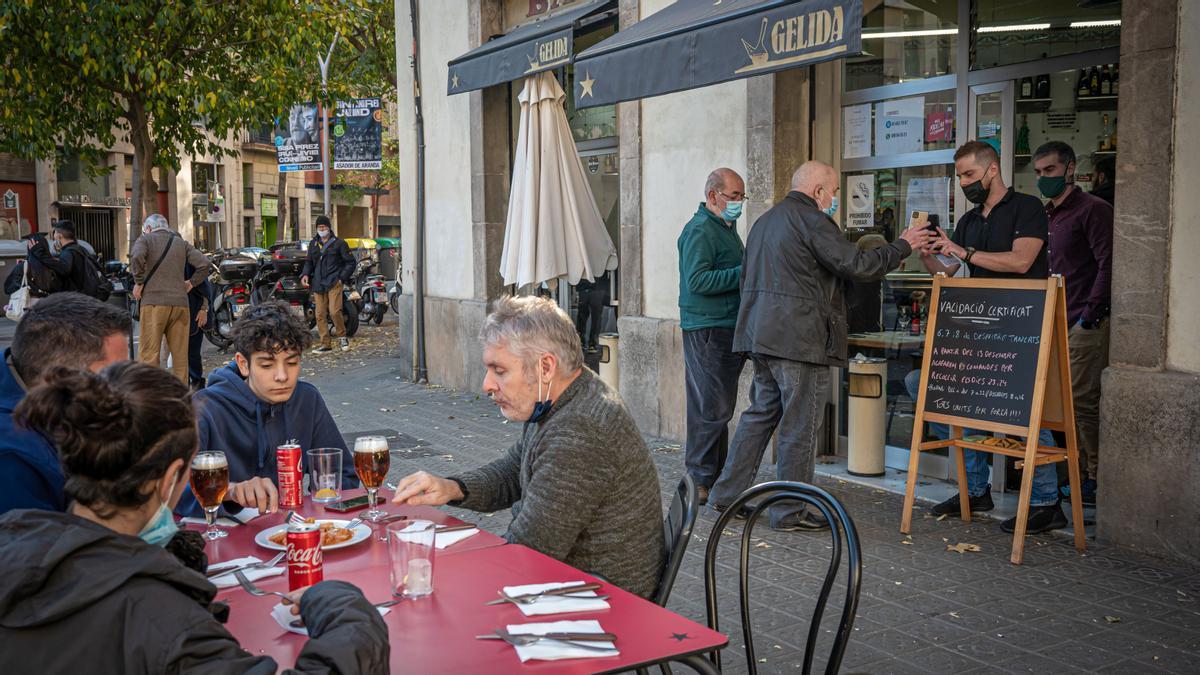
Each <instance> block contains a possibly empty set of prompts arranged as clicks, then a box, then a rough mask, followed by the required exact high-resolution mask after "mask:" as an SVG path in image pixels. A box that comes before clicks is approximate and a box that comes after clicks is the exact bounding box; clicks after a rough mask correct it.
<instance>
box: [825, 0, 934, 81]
mask: <svg viewBox="0 0 1200 675" xmlns="http://www.w3.org/2000/svg"><path fill="white" fill-rule="evenodd" d="M872 4H873V5H874V6H873V7H872V6H871V5H872ZM957 44H958V3H956V2H945V1H943V2H919V3H918V2H909V1H907V0H883V1H882V2H876V3H867V6H866V7H864V13H863V31H862V49H863V53H862V54H860V55H858V56H852V57H848V58H846V59H845V60H844V64H845V65H844V68H845V70H844V73H845V77H844V82H845V87H846V91H855V90H858V89H867V88H870V87H880V86H883V85H887V84H898V83H900V82H907V81H909V80H917V79H922V78H929V77H936V76H938V75H947V74H950V73H953V72H954V48H955V45H957Z"/></svg>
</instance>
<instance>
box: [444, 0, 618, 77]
mask: <svg viewBox="0 0 1200 675" xmlns="http://www.w3.org/2000/svg"><path fill="white" fill-rule="evenodd" d="M616 5H617V0H587V1H586V2H580V3H579V4H576V5H570V6H569V7H568V8H567V9H565V10H564V11H560V12H557V13H555V14H552V15H550V16H547V17H545V18H543V19H540V20H538V21H534V22H533V23H528V24H525V25H523V26H518V27H517V28H515V29H513V30H512V31H511V32H509V33H507V34H505V35H502V36H500V37H498V38H496V39H494V40H491V41H489V42H487V43H485V44H482V45H480V46H478V47H476V48H475V49H472V50H471V51H469V52H467V53H466V54H463V55H462V56H460V57H458V58H456V59H453V60H452V61H450V63H449V64H448V65H449V72H448V73H447V74H446V92H447V93H448V94H461V93H463V92H465V91H472V90H475V89H483V88H484V87H490V86H492V85H493V84H500V83H501V82H511V81H513V80H519V79H521V78H522V77H526V76H528V75H532V74H534V73H540V72H542V71H543V70H551V69H553V68H561V67H562V66H565V65H567V64H568V63H570V62H571V60H572V59H573V58H574V57H575V40H574V37H575V28H576V24H577V23H579V22H580V21H582V20H583V19H586V18H587V17H589V16H591V15H593V14H596V13H599V12H603V11H605V10H609V9H612V8H614V7H616Z"/></svg>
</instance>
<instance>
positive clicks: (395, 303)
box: [388, 293, 400, 314]
mask: <svg viewBox="0 0 1200 675" xmlns="http://www.w3.org/2000/svg"><path fill="white" fill-rule="evenodd" d="M388 304H389V305H391V307H392V311H393V312H395V313H397V314H399V313H400V294H399V293H396V294H395V295H393V296H391V297H389V298H388Z"/></svg>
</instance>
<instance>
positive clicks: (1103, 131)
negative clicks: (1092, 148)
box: [1096, 113, 1112, 152]
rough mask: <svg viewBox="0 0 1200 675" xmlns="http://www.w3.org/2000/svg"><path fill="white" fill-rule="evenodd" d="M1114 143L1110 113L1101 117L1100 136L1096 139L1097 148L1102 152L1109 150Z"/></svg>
mask: <svg viewBox="0 0 1200 675" xmlns="http://www.w3.org/2000/svg"><path fill="white" fill-rule="evenodd" d="M1111 143H1112V123H1111V122H1109V121H1108V113H1104V116H1103V117H1102V118H1101V119H1100V136H1099V137H1098V138H1097V140H1096V149H1097V150H1099V151H1100V152H1108V151H1109V150H1111V148H1110V147H1109V146H1110V144H1111Z"/></svg>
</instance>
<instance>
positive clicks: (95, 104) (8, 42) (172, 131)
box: [0, 0, 374, 239]
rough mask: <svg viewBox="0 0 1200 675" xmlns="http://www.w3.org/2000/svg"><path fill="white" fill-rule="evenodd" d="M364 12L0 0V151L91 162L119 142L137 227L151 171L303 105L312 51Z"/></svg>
mask: <svg viewBox="0 0 1200 675" xmlns="http://www.w3.org/2000/svg"><path fill="white" fill-rule="evenodd" d="M363 4H374V3H372V2H371V1H370V0H354V1H351V0H326V1H325V2H302V1H299V0H240V1H239V2H236V3H235V2H226V1H224V0H122V1H121V2H105V1H103V0H0V54H3V56H2V57H0V58H2V59H3V61H4V71H3V72H4V76H3V77H2V78H0V100H2V101H4V104H3V105H0V150H5V151H9V152H13V153H15V154H18V155H20V156H23V157H27V158H37V159H51V158H57V157H59V156H60V155H62V154H74V155H78V156H80V157H81V158H82V159H83V160H85V162H88V163H89V164H91V165H97V164H99V163H100V158H101V157H102V155H103V153H104V152H105V151H106V150H107V148H109V147H111V146H112V145H113V144H114V142H115V141H116V140H117V135H118V134H120V135H122V136H125V137H127V138H128V140H129V142H130V143H131V144H132V146H133V151H134V155H133V170H134V176H133V204H132V211H131V213H130V219H131V222H132V223H138V222H141V219H142V214H143V210H152V209H153V208H154V204H155V192H156V191H157V186H156V185H155V183H154V178H153V169H154V167H155V166H160V167H169V168H172V169H176V170H177V169H178V168H179V158H180V156H181V155H196V154H201V153H205V152H207V153H209V154H213V155H216V156H223V155H226V154H230V153H232V152H234V151H233V150H231V148H232V147H233V146H232V144H231V143H227V142H226V143H223V141H227V140H228V139H230V138H231V137H232V136H233V135H234V134H237V133H238V132H240V130H242V129H244V128H252V127H257V126H259V125H260V124H261V122H262V121H264V120H271V119H274V118H275V117H276V116H277V115H278V114H280V111H282V110H284V109H286V107H287V106H288V105H290V104H291V103H293V102H295V101H297V100H303V99H305V98H311V97H312V96H313V94H315V93H316V91H315V90H314V88H313V87H312V80H311V78H308V77H305V76H304V75H303V73H304V72H305V69H306V68H308V67H309V64H310V63H311V55H312V54H313V53H315V52H314V51H313V45H316V44H321V42H322V40H324V42H325V44H328V40H326V39H325V38H326V37H332V33H333V31H335V30H338V29H339V28H340V27H341V26H342V25H343V24H345V23H347V22H350V23H351V25H352V22H353V21H362V20H363V19H364V17H363V16H362V15H361V13H360V11H359V10H360V9H361V7H362V6H363ZM330 17H333V19H334V20H329V21H326V19H330ZM137 229H138V228H136V227H131V228H130V236H131V239H132V238H133V237H134V236H135V235H136V233H137Z"/></svg>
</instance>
